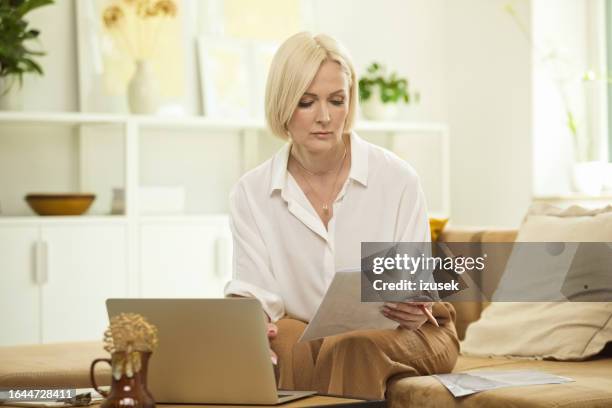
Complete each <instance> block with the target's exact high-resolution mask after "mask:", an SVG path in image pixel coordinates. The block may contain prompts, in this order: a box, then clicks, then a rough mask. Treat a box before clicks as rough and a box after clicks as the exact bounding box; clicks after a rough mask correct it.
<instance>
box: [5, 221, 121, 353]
mask: <svg viewBox="0 0 612 408" xmlns="http://www.w3.org/2000/svg"><path fill="white" fill-rule="evenodd" d="M30 224H31V225H0V311H1V313H0V315H1V316H2V319H1V324H2V330H1V331H0V345H11V344H25V343H38V342H44V343H47V342H59V341H77V340H96V339H101V338H102V335H103V333H104V329H105V327H106V326H107V317H106V310H105V305H104V301H105V300H106V298H108V297H126V296H127V293H128V292H127V289H128V273H127V245H126V227H125V225H123V224H121V223H119V224H116V225H113V224H108V225H105V224H97V225H96V224H91V225H90V224H86V223H82V222H79V223H66V224H62V223H55V222H50V223H48V222H44V223H40V224H35V223H30Z"/></svg>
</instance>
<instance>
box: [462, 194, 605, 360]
mask: <svg viewBox="0 0 612 408" xmlns="http://www.w3.org/2000/svg"><path fill="white" fill-rule="evenodd" d="M517 241H520V242H555V241H557V242H587V241H603V242H612V207H607V208H605V209H601V210H586V209H582V208H580V207H572V208H570V209H567V210H561V209H559V208H556V207H552V206H541V205H537V206H533V207H532V208H531V209H530V210H529V213H528V215H527V217H526V218H525V220H524V222H523V224H522V226H521V228H520V230H519V233H518V237H517ZM514 256H519V255H517V254H516V253H515V252H513V253H512V255H511V257H514ZM510 262H512V260H511V261H510ZM515 272H516V273H518V274H520V273H521V271H519V270H513V272H512V273H515ZM540 278H542V277H540ZM552 278H553V277H551V278H550V279H545V280H546V281H550V280H552ZM504 279H507V281H508V282H523V281H524V279H521V278H520V276H518V275H517V276H514V275H512V276H504ZM498 290H499V288H498ZM609 341H612V303H603V302H602V303H595V302H584V303H579V302H549V303H537V302H532V303H510V302H497V303H493V304H491V305H490V306H489V307H488V308H487V309H486V310H485V311H484V312H483V313H482V316H481V319H480V320H479V321H478V322H476V323H474V324H472V325H470V326H469V327H468V329H467V331H466V337H465V340H464V342H463V343H462V351H463V352H464V353H465V354H471V355H482V356H488V355H512V356H520V357H539V358H555V359H559V360H580V359H584V358H588V357H590V356H593V355H595V354H597V353H599V352H600V351H601V350H602V349H603V348H604V347H605V345H606V343H607V342H609Z"/></svg>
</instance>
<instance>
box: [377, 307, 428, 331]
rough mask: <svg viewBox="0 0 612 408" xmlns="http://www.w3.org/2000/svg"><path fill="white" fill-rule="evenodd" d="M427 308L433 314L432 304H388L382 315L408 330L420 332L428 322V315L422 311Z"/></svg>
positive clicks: (382, 310)
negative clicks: (423, 307)
mask: <svg viewBox="0 0 612 408" xmlns="http://www.w3.org/2000/svg"><path fill="white" fill-rule="evenodd" d="M422 306H425V307H426V308H427V309H429V311H430V312H431V309H432V307H433V303H431V302H397V303H395V302H387V303H385V305H384V306H383V308H382V309H381V313H382V314H383V316H385V317H386V318H388V319H391V320H393V321H396V322H398V323H399V325H400V326H401V327H403V328H404V329H408V330H418V329H419V328H420V327H421V326H422V325H423V323H425V322H426V321H427V315H426V314H425V313H424V312H423V310H422V309H421V307H422Z"/></svg>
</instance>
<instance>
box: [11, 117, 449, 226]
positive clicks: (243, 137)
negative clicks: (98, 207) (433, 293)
mask: <svg viewBox="0 0 612 408" xmlns="http://www.w3.org/2000/svg"><path fill="white" fill-rule="evenodd" d="M7 124H10V125H44V126H47V125H48V126H53V125H60V126H68V127H74V128H80V127H85V126H103V125H114V126H119V127H121V128H122V129H123V132H124V136H125V138H124V149H125V190H126V197H125V199H126V207H125V213H126V216H127V217H128V218H131V217H133V216H137V215H138V214H137V211H136V208H138V203H137V200H138V197H137V194H135V192H136V191H137V188H138V184H139V172H138V168H139V161H140V160H139V159H140V155H139V148H138V143H139V138H140V137H141V135H143V134H144V133H145V132H146V131H147V130H151V129H155V130H165V131H169V132H180V131H184V130H197V131H198V132H199V134H201V135H202V137H214V132H216V131H224V132H235V133H237V134H238V135H239V137H240V143H241V150H242V155H241V157H240V159H239V160H240V161H241V163H242V166H241V170H242V171H243V172H244V171H246V170H248V169H249V168H251V167H253V166H254V165H256V164H257V162H258V159H259V152H258V148H257V144H256V143H254V140H256V139H257V137H258V136H259V134H261V132H264V131H265V130H266V127H265V124H264V122H263V120H256V119H240V120H236V119H226V120H224V119H210V118H205V117H155V116H141V115H115V114H89V113H78V112H67V113H55V112H0V136H1V131H2V126H4V125H7ZM356 131H357V132H359V133H360V134H362V135H364V134H365V135H367V134H370V133H377V134H383V135H385V144H386V147H388V148H390V149H391V150H394V145H395V142H396V140H397V137H398V135H401V137H406V136H409V135H410V134H413V133H416V134H424V133H427V134H433V135H438V136H439V137H440V143H439V151H438V153H439V169H440V176H441V180H440V185H439V191H440V196H441V200H440V201H441V202H440V203H439V204H438V205H437V206H436V208H435V210H434V212H436V213H438V214H446V215H448V214H449V212H450V172H449V164H450V151H449V129H448V126H446V125H445V124H441V123H413V122H399V121H394V122H393V121H392V122H371V121H361V122H358V123H357V126H356ZM1 143H2V140H1V139H0V146H1ZM37 219H38V218H37ZM39 220H40V219H39ZM2 221H3V218H2V217H0V222H2Z"/></svg>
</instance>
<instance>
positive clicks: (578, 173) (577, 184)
mask: <svg viewBox="0 0 612 408" xmlns="http://www.w3.org/2000/svg"><path fill="white" fill-rule="evenodd" d="M604 176H605V167H604V163H602V162H598V161H590V162H578V163H574V168H573V181H574V189H575V190H576V191H577V192H579V193H582V194H587V195H591V196H597V195H599V194H601V189H602V187H603V183H604Z"/></svg>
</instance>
